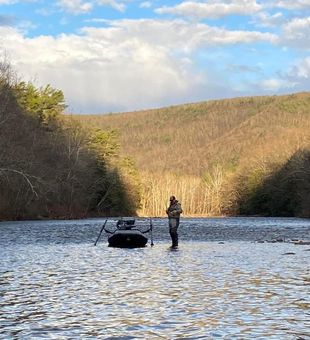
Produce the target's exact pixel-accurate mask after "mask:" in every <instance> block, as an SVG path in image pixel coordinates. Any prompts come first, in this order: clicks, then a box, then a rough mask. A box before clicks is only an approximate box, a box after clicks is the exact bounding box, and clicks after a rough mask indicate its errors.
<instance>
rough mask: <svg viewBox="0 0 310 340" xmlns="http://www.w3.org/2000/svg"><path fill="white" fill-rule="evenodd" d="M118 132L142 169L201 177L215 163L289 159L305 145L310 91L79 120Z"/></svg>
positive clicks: (309, 127) (125, 150)
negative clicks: (270, 158) (269, 158)
mask: <svg viewBox="0 0 310 340" xmlns="http://www.w3.org/2000/svg"><path fill="white" fill-rule="evenodd" d="M78 118H79V119H81V120H83V121H85V122H87V123H90V124H93V125H95V126H98V127H101V128H103V129H115V130H117V131H118V132H119V134H120V139H121V148H122V152H123V153H124V154H126V155H130V156H131V157H133V158H134V160H135V161H136V164H137V166H138V168H139V169H140V170H146V171H152V172H160V173H161V172H163V171H169V172H173V173H178V174H181V175H185V174H187V175H198V176H201V175H203V174H204V173H205V171H207V170H208V169H210V167H212V166H214V165H215V164H218V163H220V164H221V165H223V166H225V167H227V166H229V167H237V166H238V165H241V164H243V163H244V162H246V163H248V162H249V159H251V160H258V159H265V158H267V157H272V158H274V157H280V158H281V159H283V157H288V156H289V155H290V154H292V152H294V151H295V150H296V149H298V148H300V147H302V146H307V145H309V138H310V136H309V134H310V93H309V92H308V93H299V94H293V95H288V96H273V97H248V98H236V99H228V100H216V101H209V102H203V103H197V104H187V105H180V106H173V107H167V108H162V109H158V110H147V111H139V112H130V113H124V114H109V115H90V116H86V115H85V116H78Z"/></svg>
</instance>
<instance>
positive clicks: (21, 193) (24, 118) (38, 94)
mask: <svg viewBox="0 0 310 340" xmlns="http://www.w3.org/2000/svg"><path fill="white" fill-rule="evenodd" d="M65 107H66V105H65V101H64V96H63V93H62V91H61V90H57V89H53V88H52V87H51V86H49V85H47V86H45V87H41V88H37V87H35V86H34V85H33V84H32V83H26V82H23V81H20V80H19V79H18V77H17V75H16V74H15V73H14V72H13V70H12V68H11V66H10V65H9V63H7V62H2V63H1V64H0V132H1V133H0V219H2V220H21V219H43V218H58V219H69V218H84V217H89V216H106V215H118V216H120V215H132V214H135V213H136V210H137V208H138V206H137V205H136V202H138V198H137V197H135V195H137V193H136V191H135V190H136V189H134V188H132V187H131V184H130V175H129V173H130V166H128V165H125V166H123V165H122V164H121V163H122V159H120V157H119V154H118V150H119V145H118V141H117V140H116V137H115V136H114V134H113V133H110V132H106V131H103V130H101V129H99V128H92V129H88V130H86V129H85V128H83V127H82V126H81V125H80V124H79V123H78V122H76V121H73V120H67V119H64V114H63V112H64V109H65Z"/></svg>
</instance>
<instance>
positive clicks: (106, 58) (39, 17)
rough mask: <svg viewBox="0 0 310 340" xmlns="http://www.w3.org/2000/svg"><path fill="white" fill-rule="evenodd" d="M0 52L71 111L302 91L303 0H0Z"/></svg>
mask: <svg viewBox="0 0 310 340" xmlns="http://www.w3.org/2000/svg"><path fill="white" fill-rule="evenodd" d="M0 53H1V57H2V59H8V60H9V61H10V63H11V64H12V66H13V67H14V69H15V70H16V71H17V73H18V75H19V77H21V78H22V79H23V80H27V81H32V82H34V83H35V84H36V85H37V86H44V85H46V84H51V85H52V86H53V87H55V88H58V89H61V90H63V92H64V95H65V98H66V102H67V104H68V112H72V113H108V112H124V111H131V110H140V109H146V108H157V107H163V106H169V105H175V104H181V103H189V102H198V101H204V100H209V99H219V98H228V97H237V96H253V95H255V96H256V95H274V94H283V93H293V92H299V91H310V0H269V1H264V0H262V1H258V0H230V1H228V0H226V1H219V0H197V1H176V0H169V1H161V0H154V1H152V0H150V1H140V0H55V1H47V0H24V1H22V0H0Z"/></svg>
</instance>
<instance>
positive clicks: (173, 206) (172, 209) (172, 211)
mask: <svg viewBox="0 0 310 340" xmlns="http://www.w3.org/2000/svg"><path fill="white" fill-rule="evenodd" d="M182 212H183V210H182V208H181V204H180V203H179V202H178V201H177V200H174V201H173V202H171V203H170V206H169V208H168V209H167V210H166V213H167V214H168V217H169V218H180V215H181V214H182Z"/></svg>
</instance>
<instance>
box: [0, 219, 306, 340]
mask: <svg viewBox="0 0 310 340" xmlns="http://www.w3.org/2000/svg"><path fill="white" fill-rule="evenodd" d="M103 221H104V220H103V219H90V220H78V221H35V222H33V221H27V222H1V223H0V261H1V263H0V338H1V339H121V340H125V339H126V340H129V339H279V340H282V339H299V340H301V339H307V340H308V339H310V308H309V307H310V301H309V296H310V275H309V263H310V261H309V260H310V251H309V250H310V245H295V244H293V243H290V242H289V240H290V239H303V240H309V239H310V220H306V219H285V218H284V219H277V218H271V219H270V218H217V219H212V218H206V219H203V218H201V219H182V222H181V225H180V229H179V237H180V246H179V249H178V250H170V249H169V246H170V240H169V234H168V232H167V221H166V220H164V219H155V220H154V233H153V234H154V244H155V245H154V247H151V246H149V245H148V246H147V247H145V248H142V249H117V248H109V247H108V246H107V235H102V237H101V239H100V241H99V243H98V244H97V246H96V247H95V246H94V242H95V240H96V238H97V236H98V234H99V231H100V229H101V225H102V223H103ZM140 222H141V223H143V221H140ZM109 223H114V221H112V222H109ZM145 223H148V221H145ZM272 240H278V241H284V242H275V243H272V242H270V241H272ZM266 241H268V242H266Z"/></svg>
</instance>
